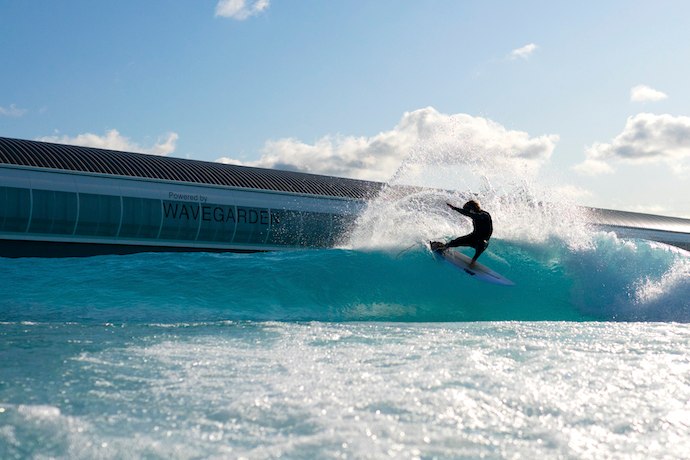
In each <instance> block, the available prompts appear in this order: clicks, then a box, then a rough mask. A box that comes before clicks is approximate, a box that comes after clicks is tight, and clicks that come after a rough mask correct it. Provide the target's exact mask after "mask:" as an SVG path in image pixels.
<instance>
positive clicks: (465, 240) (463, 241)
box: [446, 234, 473, 248]
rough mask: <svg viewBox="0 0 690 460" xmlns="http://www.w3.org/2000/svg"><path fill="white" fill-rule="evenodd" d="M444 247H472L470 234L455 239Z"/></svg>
mask: <svg viewBox="0 0 690 460" xmlns="http://www.w3.org/2000/svg"><path fill="white" fill-rule="evenodd" d="M446 246H447V247H449V248H457V247H458V246H473V237H472V234H469V235H465V236H461V237H460V238H455V239H454V240H452V241H450V242H448V244H446Z"/></svg>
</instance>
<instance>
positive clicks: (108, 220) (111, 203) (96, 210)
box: [76, 193, 121, 236]
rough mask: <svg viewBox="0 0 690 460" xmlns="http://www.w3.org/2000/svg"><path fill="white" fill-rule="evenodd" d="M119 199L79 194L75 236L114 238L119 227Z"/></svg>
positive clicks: (116, 197) (117, 197)
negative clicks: (77, 221)
mask: <svg viewBox="0 0 690 460" xmlns="http://www.w3.org/2000/svg"><path fill="white" fill-rule="evenodd" d="M120 208H121V205H120V197H119V196H109V195H94V194H91V193H80V194H79V223H78V224H77V231H76V233H77V235H89V236H115V235H117V229H118V227H119V226H120V211H121V209H120Z"/></svg>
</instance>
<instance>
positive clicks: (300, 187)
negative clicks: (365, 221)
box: [0, 137, 383, 200]
mask: <svg viewBox="0 0 690 460" xmlns="http://www.w3.org/2000/svg"><path fill="white" fill-rule="evenodd" d="M3 163H4V164H9V165H16V166H28V167H34V168H45V169H51V170H60V171H76V172H83V173H92V174H107V175H114V176H124V177H138V178H145V179H159V180H166V181H176V182H186V183H192V184H203V185H220V186H227V187H239V188H248V189H259V190H271V191H280V192H289V193H298V194H308V195H321V196H332V197H339V198H351V199H358V200H361V199H366V198H368V197H370V196H371V195H372V194H374V193H376V192H378V191H379V190H380V189H381V187H382V186H383V184H381V183H377V182H367V181H361V180H355V179H345V178H340V177H331V176H321V175H316V174H306V173H300V172H294V171H281V170H275V169H263V168H250V167H246V166H236V165H228V164H222V163H214V162H208V161H198V160H185V159H182V158H172V157H162V156H156V155H145V154H140V153H130V152H121V151H115V150H105V149H96V148H92V147H80V146H74V145H65V144H53V143H48V142H38V141H29V140H22V139H11V138H5V137H0V164H3Z"/></svg>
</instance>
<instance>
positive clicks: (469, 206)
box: [462, 200, 482, 212]
mask: <svg viewBox="0 0 690 460" xmlns="http://www.w3.org/2000/svg"><path fill="white" fill-rule="evenodd" d="M462 209H464V210H465V211H468V210H472V211H474V212H478V211H480V210H481V209H482V208H481V207H480V206H479V202H478V201H476V200H470V201H468V202H467V203H465V204H464V205H463V207H462Z"/></svg>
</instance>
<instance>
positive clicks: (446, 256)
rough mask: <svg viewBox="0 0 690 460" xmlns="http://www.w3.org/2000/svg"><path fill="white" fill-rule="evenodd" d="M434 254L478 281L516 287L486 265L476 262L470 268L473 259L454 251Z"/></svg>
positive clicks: (449, 250) (446, 250) (445, 250)
mask: <svg viewBox="0 0 690 460" xmlns="http://www.w3.org/2000/svg"><path fill="white" fill-rule="evenodd" d="M434 254H435V255H437V256H439V257H441V258H443V260H445V261H446V262H448V263H450V264H452V265H454V266H455V267H457V268H459V269H460V270H462V271H463V272H465V273H467V274H468V275H470V276H472V277H473V278H476V279H478V280H481V281H484V282H487V283H491V284H500V285H502V286H514V285H515V283H513V282H512V281H510V280H509V279H508V278H506V277H504V276H503V275H501V274H500V273H496V272H495V271H493V270H492V269H490V268H489V267H487V266H486V265H482V264H480V263H479V262H475V263H474V265H472V266H471V267H470V263H471V262H472V259H471V258H470V257H468V256H466V255H465V254H463V253H461V252H458V251H454V250H453V249H450V248H449V249H444V250H443V251H434Z"/></svg>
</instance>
